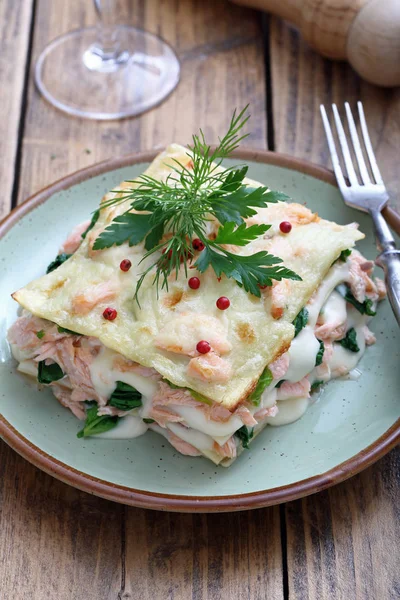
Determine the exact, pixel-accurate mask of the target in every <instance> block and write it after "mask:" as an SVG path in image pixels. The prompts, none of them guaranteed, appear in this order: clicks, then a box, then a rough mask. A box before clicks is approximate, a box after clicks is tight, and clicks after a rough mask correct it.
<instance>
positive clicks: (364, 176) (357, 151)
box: [344, 102, 371, 184]
mask: <svg viewBox="0 0 400 600" xmlns="http://www.w3.org/2000/svg"><path fill="white" fill-rule="evenodd" d="M344 106H345V109H346V114H347V121H348V123H349V129H350V135H351V141H352V142H353V148H354V152H355V155H356V158H357V162H358V167H359V169H360V174H361V179H362V180H363V182H364V183H365V184H367V183H371V179H370V176H369V173H368V169H367V165H366V164H365V160H364V156H363V152H362V150H361V146H360V140H359V138H358V133H357V128H356V124H355V123H354V119H353V113H352V112H351V108H350V104H349V103H348V102H345V103H344Z"/></svg>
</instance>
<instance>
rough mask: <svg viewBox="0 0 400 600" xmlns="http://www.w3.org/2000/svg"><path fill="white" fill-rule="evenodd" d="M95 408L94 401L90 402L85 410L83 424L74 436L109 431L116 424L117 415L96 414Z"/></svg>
mask: <svg viewBox="0 0 400 600" xmlns="http://www.w3.org/2000/svg"><path fill="white" fill-rule="evenodd" d="M97 408H98V407H97V404H96V403H90V408H88V409H87V410H86V421H85V425H84V427H83V429H81V430H80V431H79V432H78V433H77V434H76V437H78V438H83V437H89V436H90V435H98V434H99V433H104V432H105V431H110V429H113V428H114V427H115V426H116V425H117V423H118V420H119V418H118V417H109V416H107V415H103V416H100V415H98V414H97Z"/></svg>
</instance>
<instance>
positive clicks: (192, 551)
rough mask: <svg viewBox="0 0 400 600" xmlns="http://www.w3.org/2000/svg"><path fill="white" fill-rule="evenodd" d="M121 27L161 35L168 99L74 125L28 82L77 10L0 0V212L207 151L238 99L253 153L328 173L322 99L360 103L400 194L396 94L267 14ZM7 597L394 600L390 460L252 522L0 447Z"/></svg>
mask: <svg viewBox="0 0 400 600" xmlns="http://www.w3.org/2000/svg"><path fill="white" fill-rule="evenodd" d="M120 5H121V13H122V16H123V20H124V21H126V22H130V23H133V24H137V25H139V26H141V27H145V28H146V29H149V30H150V31H153V32H156V33H160V34H161V35H162V36H163V37H164V38H166V39H167V41H169V42H170V43H172V45H173V46H174V47H175V48H176V49H177V51H178V54H179V56H180V59H181V61H182V81H181V83H180V86H179V89H178V90H177V91H176V92H175V93H174V94H173V95H172V96H171V97H170V98H169V99H168V100H167V102H165V103H164V104H163V105H162V106H160V107H159V108H157V109H155V110H153V111H151V112H149V113H148V114H146V115H144V116H143V117H141V118H139V119H130V120H125V121H122V122H111V123H99V122H89V121H80V120H78V119H73V118H69V117H67V116H65V115H63V114H62V113H60V112H57V111H56V110H54V109H53V108H52V107H50V106H48V105H47V104H46V102H44V101H43V99H42V98H40V97H39V95H38V93H37V92H36V91H35V89H34V86H33V78H32V70H33V65H34V63H35V60H36V58H37V56H38V53H39V51H40V50H41V49H42V48H43V46H44V45H45V44H46V43H47V42H49V41H50V40H52V39H53V38H54V37H55V36H57V35H59V34H61V33H64V32H66V31H69V30H70V29H73V28H76V27H80V26H84V25H87V24H92V23H94V20H95V15H94V11H93V7H92V6H91V2H90V1H89V0H87V1H85V2H84V1H82V0H68V2H63V1H62V0H36V1H35V0H1V2H0V31H1V34H0V107H1V115H0V131H1V136H0V157H1V160H0V181H1V183H2V194H1V197H0V214H3V215H5V214H7V212H8V211H9V210H10V208H11V206H15V205H16V204H17V203H19V202H22V201H23V200H24V199H26V198H27V197H28V196H29V195H30V194H32V193H34V192H36V191H37V190H39V189H40V188H42V187H43V186H46V185H47V184H49V183H51V182H53V181H54V180H56V179H58V178H60V177H62V176H63V175H66V174H67V173H71V172H72V171H74V170H76V169H80V168H82V167H85V166H87V165H90V164H92V163H95V162H98V161H100V160H103V159H106V158H110V157H112V156H121V155H123V154H127V153H132V152H136V151H138V150H143V149H150V148H153V147H160V148H161V147H162V146H164V145H165V144H166V143H167V142H169V141H171V140H175V141H178V142H183V143H185V142H187V141H189V139H190V134H191V133H192V131H193V130H195V129H196V128H197V127H198V126H199V125H201V126H202V127H203V129H204V130H205V133H206V135H207V137H208V139H210V140H211V141H216V138H217V135H218V134H219V133H220V132H221V131H224V127H225V126H226V125H227V123H228V119H229V116H230V115H231V113H232V110H233V109H234V108H235V107H242V106H244V105H245V104H246V103H248V102H250V103H251V113H252V122H251V126H252V134H251V136H250V138H249V139H248V142H247V143H248V145H251V146H252V147H256V148H269V149H273V150H276V151H279V152H286V153H289V154H293V155H295V156H297V157H300V158H307V159H311V160H312V161H314V162H317V163H320V164H329V159H328V151H327V148H326V142H325V138H324V135H323V131H322V126H321V121H320V117H319V114H318V106H319V104H320V103H321V102H324V103H328V104H329V103H331V102H332V101H335V102H338V103H343V101H344V100H349V101H352V102H354V101H355V100H356V99H361V100H362V101H363V102H364V106H365V110H366V114H367V117H368V123H369V125H370V128H371V133H372V141H373V145H374V148H375V150H376V152H377V157H378V160H379V164H380V166H381V169H382V172H383V175H384V179H385V181H386V183H387V185H388V187H389V190H390V191H391V193H392V198H393V202H395V201H397V200H398V199H397V196H396V194H397V191H398V190H399V189H400V174H399V173H400V170H399V168H398V164H399V155H400V92H399V90H383V89H378V88H374V87H372V86H370V85H367V84H366V83H363V82H362V81H360V80H359V79H358V78H357V77H356V76H355V75H354V73H353V72H352V71H351V70H350V69H349V67H347V66H346V65H342V64H333V63H331V62H328V61H325V60H323V59H321V58H320V57H318V56H317V55H315V54H314V53H313V52H311V51H310V50H309V49H308V48H307V47H306V45H305V44H304V43H303V42H302V41H301V39H300V38H299V36H298V34H297V32H296V31H295V30H293V29H291V28H290V27H289V26H287V25H285V24H284V23H282V22H280V21H278V20H277V19H275V18H268V17H265V16H264V17H263V16H262V15H261V14H260V13H257V12H253V11H251V10H246V9H242V8H239V7H237V6H234V5H231V4H229V3H227V2H226V1H225V0H202V1H196V0H132V1H130V2H126V1H125V2H122V1H121V3H120ZM0 453H1V457H0V503H1V504H0V506H1V514H0V565H1V567H0V597H1V599H2V600H43V599H45V598H46V599H47V598H49V599H51V600H106V599H107V600H108V599H115V600H123V599H124V600H127V599H136V598H138V599H139V598H140V599H152V600H158V599H161V600H164V599H174V600H189V599H193V600H194V599H195V600H204V599H206V598H209V599H213V600H214V599H215V600H217V599H218V600H219V599H222V600H228V599H229V600H236V599H244V598H246V599H247V598H248V599H251V600H255V599H257V600H263V599H267V600H281V599H284V598H290V599H295V598H296V599H305V598H310V599H313V600H336V599H346V600H353V599H355V598H357V599H367V598H368V599H371V600H392V599H394V598H398V597H399V595H400V580H399V575H398V573H399V570H398V560H397V559H398V552H397V555H396V550H397V551H398V544H397V540H398V538H399V509H398V502H396V496H397V500H398V494H399V479H398V477H399V463H400V461H399V456H400V454H399V452H398V451H393V452H391V453H390V454H389V455H387V456H386V457H385V458H383V459H382V460H381V461H379V462H378V463H377V464H376V465H374V466H373V467H371V468H370V469H368V470H367V471H365V472H364V473H362V474H360V475H358V476H357V477H354V478H353V479H351V480H350V481H347V482H345V483H343V484H341V485H338V486H337V487H334V488H332V489H330V490H328V491H326V492H324V493H320V494H317V495H314V496H311V497H308V498H306V499H304V500H299V501H297V502H291V503H289V504H286V505H282V506H280V507H273V508H269V509H264V510H257V511H253V512H245V513H235V514H222V515H218V514H216V515H193V516H192V515H180V514H168V513H161V512H151V511H147V510H141V509H135V508H127V507H124V506H120V505H117V504H113V503H111V502H108V501H105V500H101V499H99V498H96V497H93V496H90V495H88V494H85V493H83V492H79V491H77V490H75V489H73V488H70V487H68V486H66V485H64V484H62V483H59V482H58V481H56V480H54V479H52V478H51V477H49V476H48V475H45V474H44V473H42V472H40V471H39V470H38V469H36V468H34V467H33V466H31V465H30V464H28V463H27V462H25V461H24V460H23V459H22V458H20V457H19V456H18V455H17V454H15V453H14V452H13V451H11V450H10V449H9V448H8V447H7V446H6V445H5V444H4V443H1V445H0Z"/></svg>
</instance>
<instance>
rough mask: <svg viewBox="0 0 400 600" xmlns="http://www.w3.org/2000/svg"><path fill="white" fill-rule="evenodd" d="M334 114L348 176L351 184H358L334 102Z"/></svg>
mask: <svg viewBox="0 0 400 600" xmlns="http://www.w3.org/2000/svg"><path fill="white" fill-rule="evenodd" d="M332 110H333V116H334V117H335V123H336V128H337V132H338V137H339V142H340V147H341V148H342V153H343V159H344V164H345V165H346V170H347V177H348V178H349V181H350V184H351V185H358V179H357V175H356V172H355V170H354V167H353V161H352V159H351V154H350V150H349V145H348V143H347V139H346V134H345V132H344V129H343V125H342V121H341V120H340V116H339V111H338V109H337V106H336V104H332Z"/></svg>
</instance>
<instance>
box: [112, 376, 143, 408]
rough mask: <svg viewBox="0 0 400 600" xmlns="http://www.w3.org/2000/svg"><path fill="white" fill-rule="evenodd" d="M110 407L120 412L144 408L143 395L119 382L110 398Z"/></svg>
mask: <svg viewBox="0 0 400 600" xmlns="http://www.w3.org/2000/svg"><path fill="white" fill-rule="evenodd" d="M108 404H109V406H114V408H118V409H119V410H132V408H137V407H138V406H142V394H141V393H140V392H138V391H137V389H135V388H134V387H132V386H131V385H129V384H128V383H124V382H123V381H117V387H116V388H115V390H114V391H113V393H112V394H111V396H110V400H109V402H108Z"/></svg>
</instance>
